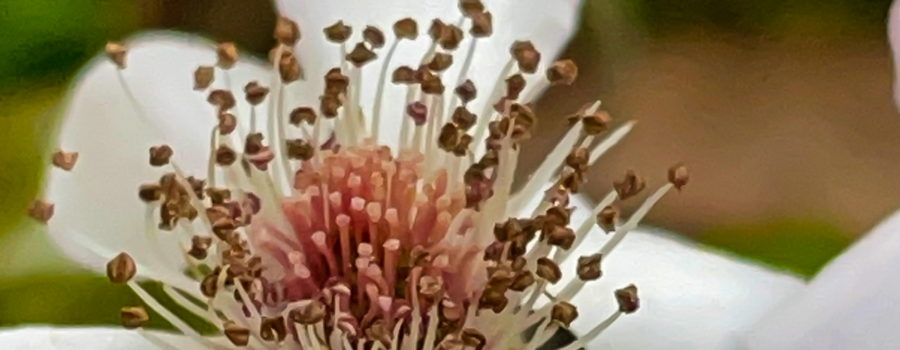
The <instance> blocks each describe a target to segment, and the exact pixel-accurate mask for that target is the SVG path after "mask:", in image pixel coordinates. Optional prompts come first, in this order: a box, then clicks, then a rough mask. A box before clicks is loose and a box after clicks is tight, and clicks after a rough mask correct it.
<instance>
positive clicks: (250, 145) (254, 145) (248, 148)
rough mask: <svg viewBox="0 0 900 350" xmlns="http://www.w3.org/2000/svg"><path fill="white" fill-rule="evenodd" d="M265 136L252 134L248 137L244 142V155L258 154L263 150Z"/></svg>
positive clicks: (256, 133)
mask: <svg viewBox="0 0 900 350" xmlns="http://www.w3.org/2000/svg"><path fill="white" fill-rule="evenodd" d="M263 147H264V146H263V134H262V133H258V132H255V133H252V134H249V135H247V138H246V139H245V140H244V153H247V154H250V155H253V154H257V153H259V152H260V151H262V149H263Z"/></svg>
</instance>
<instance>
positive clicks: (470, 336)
mask: <svg viewBox="0 0 900 350" xmlns="http://www.w3.org/2000/svg"><path fill="white" fill-rule="evenodd" d="M460 337H461V338H462V342H463V344H464V345H465V346H467V347H469V348H474V349H475V350H481V349H484V346H485V345H486V344H487V338H486V337H485V336H484V334H481V332H479V331H478V330H477V329H475V328H466V329H463V331H462V335H461V336H460Z"/></svg>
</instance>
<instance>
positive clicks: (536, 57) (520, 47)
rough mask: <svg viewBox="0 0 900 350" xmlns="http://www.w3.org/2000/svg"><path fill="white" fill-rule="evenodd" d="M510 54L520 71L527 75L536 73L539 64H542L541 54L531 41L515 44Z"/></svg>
mask: <svg viewBox="0 0 900 350" xmlns="http://www.w3.org/2000/svg"><path fill="white" fill-rule="evenodd" d="M509 53H510V54H511V55H512V57H513V58H514V59H515V60H516V63H518V65H519V70H521V71H523V72H525V73H529V74H530V73H534V72H535V71H537V67H538V64H539V63H541V53H540V52H538V50H536V49H535V48H534V44H532V43H531V41H516V42H514V43H513V44H512V47H510V49H509Z"/></svg>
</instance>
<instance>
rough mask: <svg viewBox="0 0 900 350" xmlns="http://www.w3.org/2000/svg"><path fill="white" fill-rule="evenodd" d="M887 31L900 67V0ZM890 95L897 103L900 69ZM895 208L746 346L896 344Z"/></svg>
mask: <svg viewBox="0 0 900 350" xmlns="http://www.w3.org/2000/svg"><path fill="white" fill-rule="evenodd" d="M888 36H889V38H890V44H891V48H892V49H893V53H894V68H895V70H897V69H898V67H900V5H898V3H896V2H895V3H894V4H893V5H892V6H891V10H890V15H889V21H888ZM896 74H898V75H896V76H895V82H894V84H895V85H894V98H895V102H896V103H897V104H898V106H900V88H898V85H897V84H898V82H900V79H898V78H897V77H900V71H897V73H896ZM898 252H900V212H897V213H894V214H893V215H892V216H890V217H888V218H887V219H885V220H884V221H883V222H881V223H880V224H879V225H878V226H877V227H875V228H874V229H873V230H872V231H871V232H869V233H867V234H866V235H865V236H864V237H862V238H861V239H860V240H859V241H857V242H856V243H854V244H853V246H851V247H850V248H848V249H847V250H846V251H845V252H843V253H841V255H840V256H838V257H837V258H835V259H834V260H833V261H831V262H830V263H829V264H828V265H827V266H825V267H824V268H823V269H822V271H821V272H819V273H818V275H817V276H816V277H815V278H814V279H813V280H812V281H811V282H810V283H809V285H808V286H807V287H806V288H804V289H803V290H802V292H800V293H798V294H797V295H795V296H792V297H790V298H789V299H787V300H786V302H785V303H784V305H782V306H779V307H776V308H775V309H773V310H772V312H770V314H769V315H767V316H765V317H764V318H762V320H761V321H760V322H759V324H758V325H757V326H755V327H754V329H753V331H752V332H750V333H749V334H748V335H747V339H746V348H747V349H750V350H781V349H785V350H787V349H819V350H843V349H854V350H880V349H893V348H896V347H897V344H900V333H898V332H897V329H896V325H897V324H898V323H900V302H898V301H897V300H898V297H900V278H897V277H896V272H897V268H898V267H900V254H898Z"/></svg>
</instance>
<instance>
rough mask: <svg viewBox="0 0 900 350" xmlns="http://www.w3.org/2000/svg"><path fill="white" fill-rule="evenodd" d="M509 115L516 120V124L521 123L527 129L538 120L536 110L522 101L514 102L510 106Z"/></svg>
mask: <svg viewBox="0 0 900 350" xmlns="http://www.w3.org/2000/svg"><path fill="white" fill-rule="evenodd" d="M509 117H510V118H513V119H514V120H515V122H516V125H521V126H523V127H525V128H527V129H530V128H531V127H532V126H534V124H535V123H536V122H537V117H535V114H534V110H532V109H531V107H528V105H523V104H521V103H513V104H511V105H510V106H509Z"/></svg>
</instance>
